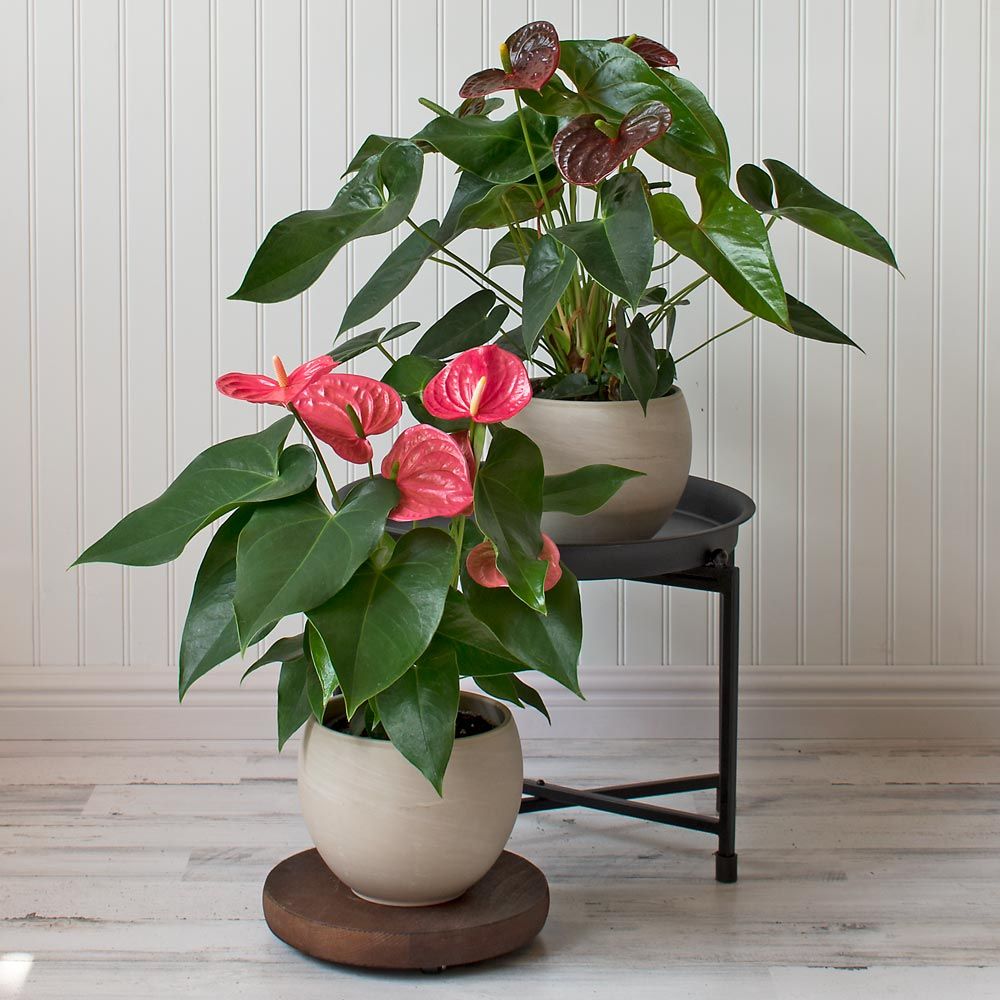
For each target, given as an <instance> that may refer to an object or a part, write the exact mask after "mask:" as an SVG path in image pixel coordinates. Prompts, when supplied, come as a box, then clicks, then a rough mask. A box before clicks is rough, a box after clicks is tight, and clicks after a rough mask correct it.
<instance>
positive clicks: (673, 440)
mask: <svg viewBox="0 0 1000 1000" xmlns="http://www.w3.org/2000/svg"><path fill="white" fill-rule="evenodd" d="M507 424H508V426H510V427H514V428H516V429H517V430H519V431H522V432H523V433H525V434H527V435H528V437H530V438H531V439H532V440H533V441H534V442H535V444H537V445H538V447H539V448H540V449H541V452H542V458H543V460H544V461H545V472H546V475H559V474H561V473H564V472H572V471H573V470H574V469H578V468H580V467H581V466H583V465H593V464H598V463H601V464H604V463H606V464H608V465H620V466H622V467H623V468H626V469H634V470H635V471H636V472H644V473H645V475H644V476H637V477H636V478H635V479H630V480H629V481H628V482H627V483H625V485H624V486H623V487H622V488H621V489H620V490H619V491H618V492H617V493H616V494H615V495H614V496H613V497H612V498H611V499H610V500H609V501H608V502H607V503H606V504H605V505H604V506H603V507H601V508H599V509H598V510H596V511H594V512H593V513H592V514H586V515H583V516H580V517H578V516H575V515H573V514H559V513H549V514H545V515H544V516H543V518H542V530H543V531H545V532H546V533H547V534H549V535H551V536H552V537H553V538H554V539H555V540H556V542H613V541H625V540H628V539H636V538H649V537H651V536H652V535H654V534H656V532H657V531H658V530H659V528H660V527H661V525H662V524H663V522H664V521H666V520H667V518H668V517H670V515H671V514H672V513H673V512H674V509H675V508H676V506H677V501H678V500H680V498H681V494H682V493H683V492H684V487H685V485H686V484H687V479H688V472H689V471H690V469H691V418H690V416H689V415H688V408H687V402H686V401H685V399H684V394H683V393H682V392H681V391H680V389H677V390H675V391H674V392H672V393H671V394H670V395H669V396H662V397H660V398H659V399H651V400H650V401H649V405H648V406H647V408H646V415H645V416H643V412H642V407H641V406H640V405H639V404H638V403H637V402H635V401H634V400H630V401H623V402H596V401H593V400H591V401H587V400H580V401H577V400H562V399H537V398H536V399H533V400H532V401H531V402H530V403H529V404H528V405H527V406H526V407H525V408H524V409H523V410H522V411H521V412H520V413H518V414H517V415H516V416H515V417H513V418H512V419H511V420H508V421H507Z"/></svg>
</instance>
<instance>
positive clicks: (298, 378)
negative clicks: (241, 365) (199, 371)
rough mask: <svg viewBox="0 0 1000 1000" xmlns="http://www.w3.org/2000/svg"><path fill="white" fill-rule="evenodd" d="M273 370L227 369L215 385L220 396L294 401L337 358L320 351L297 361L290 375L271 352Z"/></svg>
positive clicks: (277, 403)
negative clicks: (267, 372) (302, 361)
mask: <svg viewBox="0 0 1000 1000" xmlns="http://www.w3.org/2000/svg"><path fill="white" fill-rule="evenodd" d="M273 363H274V374H275V375H276V376H277V377H276V378H271V377H270V376H269V375H244V374H242V373H241V372H230V373H229V374H228V375H221V376H220V377H219V378H217V379H216V380H215V387H216V389H218V390H219V392H221V393H222V395H223V396H230V397H232V398H233V399H243V400H246V401H247V402H248V403H274V404H275V406H288V404H289V403H293V402H295V400H296V399H297V398H298V396H299V394H300V393H302V392H304V391H305V390H306V389H308V388H309V386H310V385H312V383H313V382H315V381H316V379H318V378H322V377H323V376H324V375H327V374H328V373H329V372H331V371H333V369H334V368H336V367H337V362H336V361H334V360H333V358H331V357H330V356H329V355H328V354H321V355H320V356H319V357H318V358H313V359H312V361H307V362H306V363H305V364H304V365H299V367H298V368H296V369H295V371H293V372H292V374H291V375H288V374H287V373H286V372H285V366H284V365H283V364H282V363H281V358H279V357H278V355H277V354H276V355H275V356H274V362H273Z"/></svg>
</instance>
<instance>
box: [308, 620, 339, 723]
mask: <svg viewBox="0 0 1000 1000" xmlns="http://www.w3.org/2000/svg"><path fill="white" fill-rule="evenodd" d="M305 636H306V643H307V645H308V647H309V658H310V659H311V660H312V664H313V673H314V675H315V678H316V680H315V683H313V684H311V685H310V687H309V704H310V705H311V706H312V711H313V715H315V716H316V721H317V722H322V721H323V718H324V716H325V715H326V706H327V704H328V703H329V701H330V699H331V698H332V697H333V696H334V694H335V693H336V692H337V689H338V688H339V686H340V682H339V681H338V680H337V671H336V670H335V669H334V666H333V661H332V660H331V659H330V654H329V653H328V652H327V649H326V644H325V643H324V642H323V640H322V638H321V637H320V634H319V633H318V632H317V631H316V629H315V628H314V627H313V626H312V624H310V623H309V622H306V631H305Z"/></svg>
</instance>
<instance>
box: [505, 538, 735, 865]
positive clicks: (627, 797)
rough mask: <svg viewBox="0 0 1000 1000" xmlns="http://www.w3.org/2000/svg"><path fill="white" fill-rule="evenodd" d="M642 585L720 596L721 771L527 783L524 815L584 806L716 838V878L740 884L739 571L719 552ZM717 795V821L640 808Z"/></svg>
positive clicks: (657, 808)
mask: <svg viewBox="0 0 1000 1000" xmlns="http://www.w3.org/2000/svg"><path fill="white" fill-rule="evenodd" d="M641 582H645V583H657V584H660V585H661V586H666V587H683V588H685V589H688V590H703V591H707V592H710V593H717V594H718V595H719V771H718V774H699V775H690V776H688V777H684V778H668V779H665V780H660V781H644V782H638V783H635V784H630V785H612V786H606V787H603V788H591V789H582V788H566V787H564V786H562V785H550V784H548V783H547V782H545V781H536V780H528V781H525V782H524V796H525V797H524V798H523V799H522V801H521V812H522V813H529V812H543V811H546V810H550V809H565V808H567V807H570V806H583V807H584V808H589V809H597V810H599V811H601V812H612V813H618V814H619V815H623V816H633V817H635V818H637V819H645V820H649V821H651V822H653V823H664V824H666V825H668V826H678V827H683V828H685V829H688V830H700V831H702V832H704V833H711V834H714V835H715V836H717V837H718V838H719V843H718V850H717V851H716V853H715V877H716V879H717V880H718V881H719V882H735V881H736V879H737V855H736V738H737V728H736V727H737V716H738V710H739V655H740V571H739V570H738V569H737V568H736V567H735V566H734V565H732V556H731V553H728V552H724V551H722V550H716V551H714V552H712V553H711V556H710V557H709V560H708V562H707V564H706V565H705V566H704V567H701V568H699V569H694V570H689V571H687V572H684V573H673V574H669V575H664V576H659V577H652V578H650V577H646V578H644V579H643V580H642V581H641ZM713 788H714V789H715V811H716V815H715V816H705V815H702V814H700V813H690V812H684V811H682V810H678V809H668V808H665V807H663V806H654V805H646V804H639V803H636V802H635V801H633V800H635V799H642V798H647V797H653V796H658V795H671V794H675V793H678V792H686V791H697V790H701V789H713Z"/></svg>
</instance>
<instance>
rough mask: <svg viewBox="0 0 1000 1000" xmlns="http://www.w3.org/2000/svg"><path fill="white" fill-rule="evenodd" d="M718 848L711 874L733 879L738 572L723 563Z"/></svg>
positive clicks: (720, 640)
mask: <svg viewBox="0 0 1000 1000" xmlns="http://www.w3.org/2000/svg"><path fill="white" fill-rule="evenodd" d="M719 577H720V579H719V584H720V588H719V604H720V608H719V787H718V790H717V793H716V800H717V803H718V812H719V850H718V852H717V853H716V855H715V877H716V879H717V880H718V881H719V882H735V881H736V877H737V860H736V735H737V734H736V724H737V719H738V707H739V670H740V571H739V570H738V569H737V568H736V567H735V566H727V567H725V568H723V569H721V570H720V573H719Z"/></svg>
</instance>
